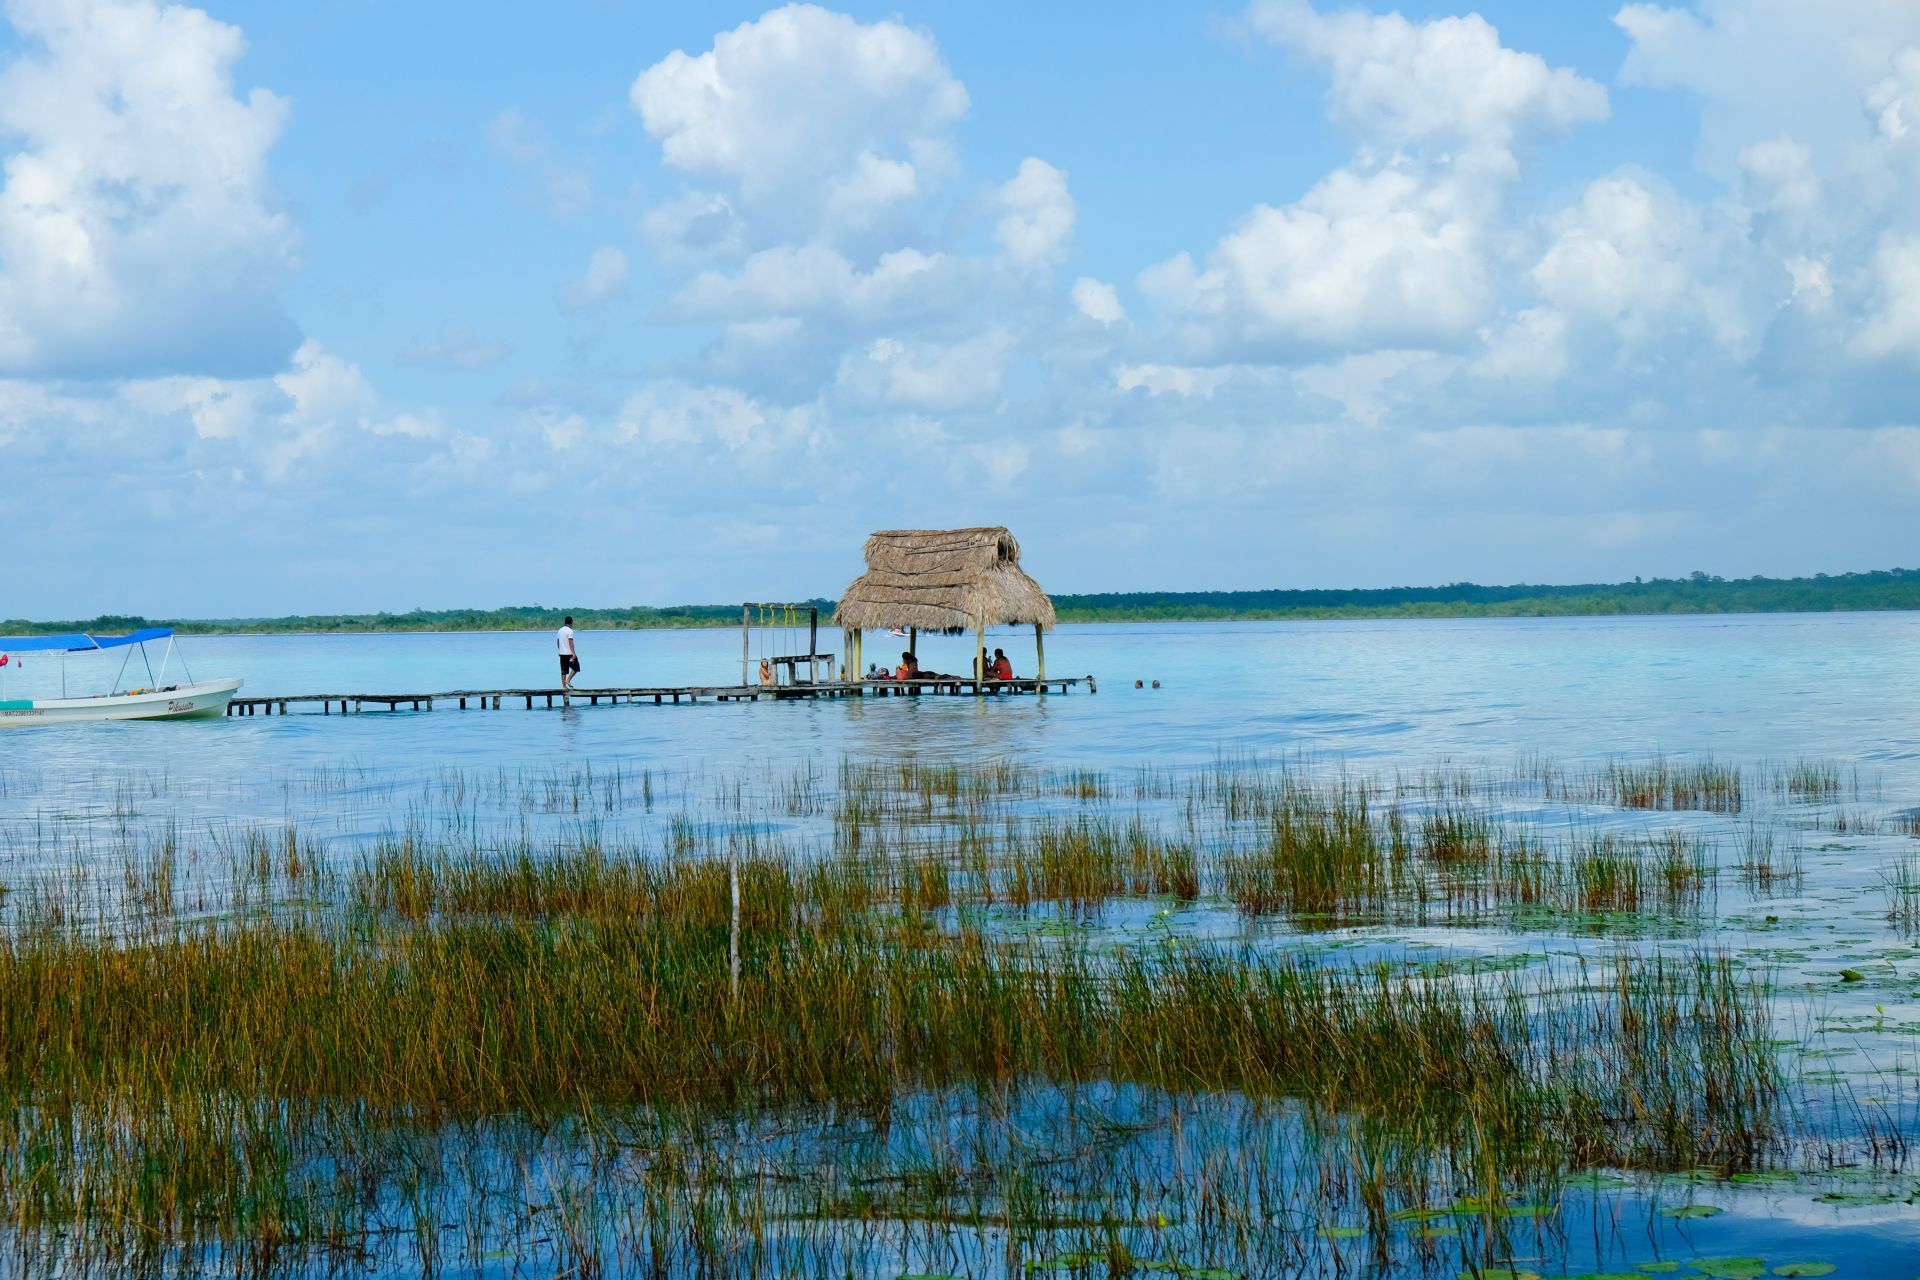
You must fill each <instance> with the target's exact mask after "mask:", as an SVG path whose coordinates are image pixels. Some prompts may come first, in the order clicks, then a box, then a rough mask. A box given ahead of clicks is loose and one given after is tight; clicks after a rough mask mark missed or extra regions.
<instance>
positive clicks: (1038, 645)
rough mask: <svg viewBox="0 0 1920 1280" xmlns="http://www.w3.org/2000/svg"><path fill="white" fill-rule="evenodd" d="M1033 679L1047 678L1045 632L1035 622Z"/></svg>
mask: <svg viewBox="0 0 1920 1280" xmlns="http://www.w3.org/2000/svg"><path fill="white" fill-rule="evenodd" d="M1033 678H1034V679H1035V680H1045V679H1046V678H1047V641H1046V632H1045V631H1044V630H1043V629H1042V628H1041V626H1040V624H1039V623H1037V622H1036V623H1034V624H1033ZM1041 692H1042V693H1044V692H1046V691H1045V690H1044V689H1043V690H1041Z"/></svg>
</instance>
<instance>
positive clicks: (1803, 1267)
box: [1773, 1262, 1838, 1276]
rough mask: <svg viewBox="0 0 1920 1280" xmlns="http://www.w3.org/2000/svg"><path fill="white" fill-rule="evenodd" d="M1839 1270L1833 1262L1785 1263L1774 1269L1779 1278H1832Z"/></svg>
mask: <svg viewBox="0 0 1920 1280" xmlns="http://www.w3.org/2000/svg"><path fill="white" fill-rule="evenodd" d="M1836 1270H1838V1268H1836V1267H1835V1266H1834V1265H1833V1264H1832V1263H1831V1262H1783V1263H1781V1264H1780V1265H1779V1266H1777V1267H1775V1268H1774V1269H1773V1274H1775V1275H1777V1276H1830V1275H1832V1274H1833V1273H1834V1272H1835V1271H1836Z"/></svg>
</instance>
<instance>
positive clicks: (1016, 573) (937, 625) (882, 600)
mask: <svg viewBox="0 0 1920 1280" xmlns="http://www.w3.org/2000/svg"><path fill="white" fill-rule="evenodd" d="M834 621H835V622H837V623H839V624H840V625H841V626H843V627H847V628H882V627H916V628H918V629H919V630H921V631H940V632H945V633H947V634H949V635H953V634H956V633H959V632H963V631H972V630H973V629H974V628H976V627H981V626H987V627H999V626H1010V625H1015V624H1030V625H1037V626H1039V627H1041V628H1042V629H1043V630H1048V631H1051V630H1052V629H1053V601H1051V600H1049V599H1047V593H1046V592H1044V591H1042V590H1041V589H1040V584H1039V583H1037V582H1035V581H1034V580H1033V579H1032V578H1029V577H1028V576H1027V575H1026V574H1025V573H1023V572H1022V571H1021V569H1020V544H1019V543H1018V542H1016V541H1015V540H1014V537H1013V535H1012V534H1011V533H1008V532H1007V531H1006V530H1005V529H1003V528H1001V527H999V526H998V525H995V526H993V527H992V528H986V529H883V530H881V531H880V532H879V533H876V534H874V535H873V536H872V537H871V538H868V539H867V571H866V572H865V573H863V574H861V575H860V576H859V577H858V578H855V579H854V580H853V583H852V585H851V586H849V587H848V588H847V589H846V592H845V593H844V594H843V595H842V596H841V597H840V605H839V608H838V609H837V610H836V611H835V615H834Z"/></svg>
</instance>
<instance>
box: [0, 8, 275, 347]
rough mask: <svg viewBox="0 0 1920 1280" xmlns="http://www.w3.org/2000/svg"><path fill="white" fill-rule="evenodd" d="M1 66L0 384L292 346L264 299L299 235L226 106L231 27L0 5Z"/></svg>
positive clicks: (233, 43) (256, 113) (266, 118)
mask: <svg viewBox="0 0 1920 1280" xmlns="http://www.w3.org/2000/svg"><path fill="white" fill-rule="evenodd" d="M5 11H6V16H7V18H8V20H9V21H10V22H11V23H12V25H13V26H14V28H15V30H16V31H17V32H18V33H19V35H20V36H21V37H22V38H23V40H24V42H25V48H24V51H23V52H21V53H20V54H19V55H18V56H16V57H15V58H14V60H13V61H12V62H11V63H9V64H8V65H7V66H6V67H5V69H4V70H0V135H6V136H7V137H9V138H10V139H11V142H10V144H9V145H10V147H11V149H10V150H8V151H7V153H6V156H5V161H4V168H5V185H4V187H0V371H7V372H15V373H23V372H24V373H41V372H52V373H75V372H79V373H97V374H107V375H125V374H140V373H210V374H225V375H231V374H235V373H248V372H266V371H268V370H270V369H272V368H276V367H279V366H280V365H281V364H283V363H284V362H285V360H286V358H287V354H288V352H290V351H291V350H292V349H293V348H294V347H295V346H296V345H297V344H298V341H299V338H298V334H297V331H296V330H295V328H294V327H293V325H292V323H291V322H290V321H289V320H288V319H287V318H286V317H285V315H284V314H283V313H282V311H281V309H280V306H279V304H278V302H277V300H276V298H275V296H274V290H275V288H276V287H277V286H278V285H279V284H280V283H281V282H282V281H283V280H285V279H286V277H287V276H288V274H289V273H290V272H291V271H292V269H293V268H294V266H295V265H296V258H297V246H298V237H297V234H296V232H295V229H294V226H293V223H292V221H291V220H290V219H289V218H288V217H287V216H286V214H285V213H284V212H283V211H281V209H280V208H279V207H278V201H277V199H276V197H275V194H274V191H273V188H272V185H271V183H270V181H269V179H268V176H267V154H268V151H269V150H270V149H271V147H272V146H273V143H274V141H275V139H276V138H277V137H278V136H279V134H280V131H281V129H282V128H283V126H284V125H285V123H286V119H287V105H286V103H285V102H284V101H283V100H282V99H280V98H278V97H275V96H274V95H273V94H272V93H269V92H267V91H266V90H264V89H253V90H251V91H250V92H248V93H246V94H244V95H237V94H236V91H235V88H234V83H233V67H234V63H235V62H236V61H237V60H238V59H239V57H240V55H241V53H242V52H243V51H244V49H245V47H246V46H245V41H244V40H243V39H242V37H241V34H240V31H239V30H238V29H237V28H235V27H232V26H229V25H227V24H225V23H221V22H217V21H215V20H213V19H212V18H209V17H208V16H207V15H206V14H205V13H203V12H201V11H200V10H198V9H191V8H187V7H184V6H181V5H171V4H159V3H155V2H154V0H10V2H9V3H8V4H7V5H6V10H5Z"/></svg>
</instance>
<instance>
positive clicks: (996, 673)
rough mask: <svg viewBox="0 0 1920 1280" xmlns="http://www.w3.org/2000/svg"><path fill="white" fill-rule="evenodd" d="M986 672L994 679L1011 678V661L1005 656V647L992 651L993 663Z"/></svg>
mask: <svg viewBox="0 0 1920 1280" xmlns="http://www.w3.org/2000/svg"><path fill="white" fill-rule="evenodd" d="M987 674H988V675H990V676H992V677H993V678H994V679H995V680H1011V679H1013V661H1012V660H1011V659H1010V658H1008V657H1007V651H1006V650H1005V649H995V650H994V651H993V665H992V666H990V667H989V668H988V669H987Z"/></svg>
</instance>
